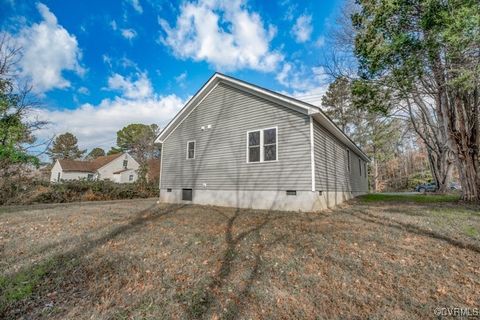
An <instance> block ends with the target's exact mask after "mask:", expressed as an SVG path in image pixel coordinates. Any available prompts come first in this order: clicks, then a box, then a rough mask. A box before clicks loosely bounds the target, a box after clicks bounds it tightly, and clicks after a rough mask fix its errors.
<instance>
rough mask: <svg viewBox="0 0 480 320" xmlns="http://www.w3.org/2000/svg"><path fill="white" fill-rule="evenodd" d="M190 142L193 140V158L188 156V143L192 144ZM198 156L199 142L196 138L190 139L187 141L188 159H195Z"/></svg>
mask: <svg viewBox="0 0 480 320" xmlns="http://www.w3.org/2000/svg"><path fill="white" fill-rule="evenodd" d="M190 142H193V158H189V157H188V145H189V144H190ZM196 156H197V142H196V141H195V140H188V141H187V154H186V159H187V160H195V158H196Z"/></svg>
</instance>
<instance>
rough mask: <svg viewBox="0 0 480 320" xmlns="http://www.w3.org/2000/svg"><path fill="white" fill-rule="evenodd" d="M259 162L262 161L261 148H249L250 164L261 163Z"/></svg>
mask: <svg viewBox="0 0 480 320" xmlns="http://www.w3.org/2000/svg"><path fill="white" fill-rule="evenodd" d="M259 161H260V147H250V148H248V162H259Z"/></svg>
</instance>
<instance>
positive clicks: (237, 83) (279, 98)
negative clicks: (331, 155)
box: [155, 72, 370, 162]
mask: <svg viewBox="0 0 480 320" xmlns="http://www.w3.org/2000/svg"><path fill="white" fill-rule="evenodd" d="M219 82H224V83H226V84H227V85H230V86H233V87H235V88H237V89H241V90H247V91H249V92H250V93H252V94H256V95H257V96H260V97H263V98H266V99H267V100H270V101H273V102H276V103H278V104H280V105H283V106H285V107H289V108H291V109H294V110H296V111H298V112H300V113H304V114H306V115H310V116H317V117H320V119H319V120H320V121H318V120H317V121H318V122H319V123H320V124H321V125H322V126H324V127H325V129H326V130H327V131H329V132H330V133H331V134H333V135H334V136H335V137H337V138H338V139H339V140H341V141H342V142H343V143H345V144H346V145H347V146H348V147H350V148H351V149H352V150H353V151H355V152H356V153H358V154H359V155H360V156H361V157H362V158H363V159H364V160H365V161H368V162H370V158H369V157H368V156H367V155H366V154H365V153H364V152H363V151H362V149H360V147H358V146H357V145H356V143H355V142H353V140H352V139H351V138H350V137H349V136H348V135H347V134H346V133H345V132H343V131H342V130H341V129H340V128H339V127H338V126H337V125H336V124H335V123H334V122H333V121H332V120H331V119H330V118H329V117H328V116H327V115H326V114H325V113H324V112H323V110H322V109H321V108H319V107H317V106H315V105H312V104H310V103H307V102H304V101H302V100H298V99H296V98H293V97H290V96H287V95H284V94H281V93H278V92H276V91H272V90H270V89H266V88H263V87H260V86H258V85H255V84H252V83H249V82H246V81H243V80H240V79H236V78H233V77H230V76H227V75H224V74H222V73H219V72H215V73H214V74H213V75H212V76H211V77H210V78H209V79H208V81H207V82H206V83H204V84H203V86H202V87H201V88H200V89H199V90H198V91H197V92H196V93H195V94H194V95H193V96H192V98H190V100H189V101H188V102H187V103H186V104H185V105H184V106H183V108H182V109H181V110H180V111H179V112H178V113H177V114H176V115H175V117H173V119H172V120H170V122H169V123H168V124H167V125H166V126H165V127H164V128H163V129H162V130H161V131H160V133H159V134H158V135H157V137H156V138H155V143H158V144H162V143H163V142H164V141H165V140H166V139H167V138H168V136H169V135H170V134H171V133H172V132H173V131H175V129H176V128H177V127H178V125H180V123H181V122H182V121H183V119H185V118H186V117H187V116H188V114H189V113H188V112H187V110H188V109H189V107H190V106H193V107H195V106H196V105H198V104H199V103H200V102H201V101H202V100H203V99H204V98H205V97H206V96H207V95H208V93H210V91H211V90H212V89H213V88H214V87H215V86H216V85H217V84H218V83H219ZM182 117H184V118H182ZM177 122H178V123H177ZM175 124H176V125H175Z"/></svg>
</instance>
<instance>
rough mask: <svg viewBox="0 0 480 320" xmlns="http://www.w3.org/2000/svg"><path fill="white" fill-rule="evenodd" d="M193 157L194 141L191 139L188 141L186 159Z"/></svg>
mask: <svg viewBox="0 0 480 320" xmlns="http://www.w3.org/2000/svg"><path fill="white" fill-rule="evenodd" d="M194 158H195V142H194V141H191V142H189V143H188V159H194Z"/></svg>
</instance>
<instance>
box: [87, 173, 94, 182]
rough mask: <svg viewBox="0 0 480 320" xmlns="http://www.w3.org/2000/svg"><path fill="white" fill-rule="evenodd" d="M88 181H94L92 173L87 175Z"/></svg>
mask: <svg viewBox="0 0 480 320" xmlns="http://www.w3.org/2000/svg"><path fill="white" fill-rule="evenodd" d="M87 180H89V181H91V180H93V174H92V173H89V174H87Z"/></svg>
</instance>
